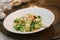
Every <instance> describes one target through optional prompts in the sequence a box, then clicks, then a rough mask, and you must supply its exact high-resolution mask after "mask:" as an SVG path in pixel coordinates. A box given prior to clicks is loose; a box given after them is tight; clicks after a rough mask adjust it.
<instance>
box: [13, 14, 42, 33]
mask: <svg viewBox="0 0 60 40" xmlns="http://www.w3.org/2000/svg"><path fill="white" fill-rule="evenodd" d="M40 27H43V24H42V18H41V16H37V15H33V14H26V16H22V17H20V18H16V19H15V20H14V29H15V30H17V31H20V32H31V31H35V30H38V29H39V28H40Z"/></svg>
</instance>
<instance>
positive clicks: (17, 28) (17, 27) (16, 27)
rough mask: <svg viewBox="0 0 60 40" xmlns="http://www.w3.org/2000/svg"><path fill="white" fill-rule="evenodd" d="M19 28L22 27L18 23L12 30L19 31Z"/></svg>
mask: <svg viewBox="0 0 60 40" xmlns="http://www.w3.org/2000/svg"><path fill="white" fill-rule="evenodd" d="M21 27H22V25H21V24H20V23H18V25H17V26H14V28H15V29H16V30H19V29H20V28H21Z"/></svg>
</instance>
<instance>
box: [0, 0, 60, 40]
mask: <svg viewBox="0 0 60 40" xmlns="http://www.w3.org/2000/svg"><path fill="white" fill-rule="evenodd" d="M31 4H33V5H36V6H38V7H44V8H47V9H49V10H51V11H52V12H53V13H54V14H55V21H54V23H53V24H52V25H53V26H50V27H49V28H47V29H45V30H43V31H41V32H38V33H35V34H28V35H22V34H14V33H11V32H9V31H7V30H6V29H5V28H4V27H3V25H1V26H0V31H1V32H2V33H4V34H5V35H7V36H9V37H12V38H14V39H22V40H50V39H51V38H52V37H53V36H54V35H55V29H54V28H55V27H54V25H57V24H58V23H60V18H58V17H59V15H60V9H59V8H56V7H55V6H49V5H44V4H40V3H39V2H37V1H32V2H30V3H23V4H21V5H19V6H16V7H13V8H12V9H11V10H9V11H7V10H5V11H4V12H5V14H6V16H7V15H9V14H10V13H12V12H14V11H16V10H19V9H23V8H27V7H29V6H30V5H31ZM0 22H3V20H0Z"/></svg>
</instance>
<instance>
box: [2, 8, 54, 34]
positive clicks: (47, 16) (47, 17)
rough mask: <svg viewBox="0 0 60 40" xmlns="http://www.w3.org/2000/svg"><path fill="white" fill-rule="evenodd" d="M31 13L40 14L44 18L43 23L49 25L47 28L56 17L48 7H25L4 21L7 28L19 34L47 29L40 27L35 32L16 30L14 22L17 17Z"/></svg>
mask: <svg viewBox="0 0 60 40" xmlns="http://www.w3.org/2000/svg"><path fill="white" fill-rule="evenodd" d="M31 13H32V14H35V15H40V16H41V17H42V19H43V20H42V21H43V23H44V24H45V26H47V28H48V27H50V25H51V24H52V23H53V21H54V19H55V16H54V14H53V13H52V12H51V11H50V10H48V9H45V8H25V9H21V10H18V11H15V12H13V13H11V14H10V15H8V16H7V17H6V18H5V20H4V22H3V25H4V27H5V29H6V30H8V31H10V32H13V33H18V34H29V33H35V32H39V31H42V30H44V29H46V28H40V29H38V30H36V31H34V32H20V31H16V30H15V29H14V28H13V23H14V19H15V18H17V17H18V18H20V17H21V16H22V15H24V14H31Z"/></svg>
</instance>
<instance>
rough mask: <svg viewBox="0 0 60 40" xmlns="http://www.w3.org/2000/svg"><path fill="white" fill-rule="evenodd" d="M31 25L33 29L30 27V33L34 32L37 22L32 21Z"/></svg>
mask: <svg viewBox="0 0 60 40" xmlns="http://www.w3.org/2000/svg"><path fill="white" fill-rule="evenodd" d="M30 25H31V27H30V31H33V29H34V26H35V22H34V21H32V22H31V24H30Z"/></svg>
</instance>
